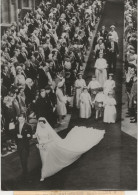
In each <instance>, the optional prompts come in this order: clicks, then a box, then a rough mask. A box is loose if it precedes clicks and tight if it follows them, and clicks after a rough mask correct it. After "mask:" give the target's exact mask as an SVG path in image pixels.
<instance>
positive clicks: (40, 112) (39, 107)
mask: <svg viewBox="0 0 138 195" xmlns="http://www.w3.org/2000/svg"><path fill="white" fill-rule="evenodd" d="M45 96H46V91H45V89H41V90H40V96H39V98H38V99H37V100H36V102H35V112H36V117H37V119H38V118H39V117H41V116H42V117H45V118H47V115H48V111H47V107H48V105H47V102H46V99H45Z"/></svg>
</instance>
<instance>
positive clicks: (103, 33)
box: [100, 30, 108, 40]
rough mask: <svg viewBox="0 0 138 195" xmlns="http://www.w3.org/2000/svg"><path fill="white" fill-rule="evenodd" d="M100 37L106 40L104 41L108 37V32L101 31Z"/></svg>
mask: <svg viewBox="0 0 138 195" xmlns="http://www.w3.org/2000/svg"><path fill="white" fill-rule="evenodd" d="M100 35H101V37H103V38H104V40H106V39H107V35H108V31H107V30H105V31H104V32H103V31H102V30H101V31H100Z"/></svg>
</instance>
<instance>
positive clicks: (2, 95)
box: [1, 77, 8, 101]
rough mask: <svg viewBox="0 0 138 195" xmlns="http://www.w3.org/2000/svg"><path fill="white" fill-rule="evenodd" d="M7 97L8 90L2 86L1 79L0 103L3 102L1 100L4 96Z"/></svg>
mask: <svg viewBox="0 0 138 195" xmlns="http://www.w3.org/2000/svg"><path fill="white" fill-rule="evenodd" d="M7 95H8V90H7V88H6V87H5V86H4V85H3V77H1V97H2V101H3V98H4V97H5V96H7Z"/></svg>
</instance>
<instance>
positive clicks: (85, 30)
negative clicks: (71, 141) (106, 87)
mask: <svg viewBox="0 0 138 195" xmlns="http://www.w3.org/2000/svg"><path fill="white" fill-rule="evenodd" d="M103 2H104V1H103V0H81V1H79V0H64V1H62V0H51V1H47V0H42V1H41V2H40V3H39V5H38V6H37V8H36V9H35V11H32V10H30V11H28V12H27V13H26V14H25V16H24V17H23V18H22V17H19V24H18V25H19V26H18V28H17V24H16V23H13V24H12V25H11V27H9V28H8V29H7V30H6V31H5V33H4V34H3V35H2V38H1V108H2V109H1V110H2V111H1V119H2V120H1V127H2V130H1V131H2V133H4V134H6V136H7V137H8V138H9V139H10V138H11V133H10V132H11V131H10V130H12V129H14V127H15V123H16V122H17V119H18V116H20V114H22V113H24V114H25V115H26V118H27V119H28V118H29V116H31V115H32V113H33V114H34V115H36V118H39V117H41V116H42V117H45V118H46V119H47V120H48V122H49V123H50V124H51V126H53V127H54V126H55V124H56V123H60V124H61V123H62V122H63V121H62V119H63V117H64V116H65V115H66V113H67V110H66V107H64V104H66V103H67V100H68V98H67V97H70V96H72V93H73V88H74V83H75V81H76V78H77V74H78V73H79V72H80V71H81V70H82V69H83V63H84V62H85V59H84V56H85V54H86V51H87V49H88V47H89V46H90V45H89V44H90V39H91V38H92V37H93V31H94V30H95V25H96V23H97V21H98V20H99V17H100V15H101V12H102V7H103ZM17 29H18V30H17ZM51 119H52V120H51ZM8 150H11V148H8Z"/></svg>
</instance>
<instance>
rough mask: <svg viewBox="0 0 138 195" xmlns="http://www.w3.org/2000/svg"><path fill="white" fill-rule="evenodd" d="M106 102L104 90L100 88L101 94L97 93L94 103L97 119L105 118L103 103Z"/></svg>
mask: <svg viewBox="0 0 138 195" xmlns="http://www.w3.org/2000/svg"><path fill="white" fill-rule="evenodd" d="M104 100H105V95H104V93H103V89H102V88H100V89H99V92H98V93H97V95H96V97H95V100H94V101H93V103H94V105H95V110H96V113H95V119H96V120H97V119H98V118H101V117H102V116H103V102H104Z"/></svg>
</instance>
